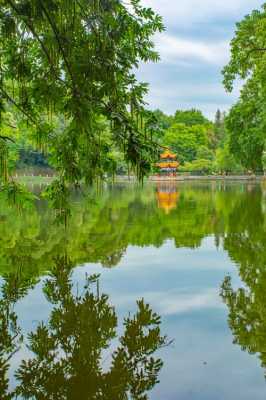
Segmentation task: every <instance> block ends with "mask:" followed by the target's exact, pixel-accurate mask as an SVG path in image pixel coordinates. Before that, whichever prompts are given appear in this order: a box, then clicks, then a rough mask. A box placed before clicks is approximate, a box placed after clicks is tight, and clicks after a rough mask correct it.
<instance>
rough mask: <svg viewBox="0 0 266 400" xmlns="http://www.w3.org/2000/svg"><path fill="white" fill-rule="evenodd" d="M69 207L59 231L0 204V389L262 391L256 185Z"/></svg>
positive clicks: (264, 268) (209, 394)
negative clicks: (66, 217)
mask: <svg viewBox="0 0 266 400" xmlns="http://www.w3.org/2000/svg"><path fill="white" fill-rule="evenodd" d="M71 204H72V206H71V207H72V212H71V217H70V220H69V222H68V225H67V227H66V228H65V227H64V226H63V225H58V224H56V223H55V221H54V219H55V218H54V217H55V216H54V212H53V211H52V210H50V209H49V207H48V206H47V204H46V202H45V201H44V200H37V201H36V207H34V208H31V209H27V210H15V209H14V208H10V207H8V206H7V205H6V204H5V203H4V202H3V201H2V202H0V275H1V285H2V293H1V301H0V317H1V319H0V398H1V399H6V400H7V399H10V398H14V399H15V398H16V396H18V398H30V399H110V400H112V399H125V398H129V399H130V398H133V399H139V400H141V399H146V397H143V396H144V395H145V394H147V398H149V399H152V400H153V399H154V400H155V399H163V400H174V399H175V400H176V399H179V400H194V399H195V400H196V399H197V400H201V399H202V400H214V399H215V400H224V399H226V400H235V399H241V400H245V399H246V400H250V399H256V400H260V399H265V395H266V386H265V378H264V374H265V368H266V307H265V304H266V296H265V293H266V185H264V184H263V183H261V184H255V183H254V184H252V183H231V184H230V183H228V182H227V183H223V182H210V183H200V182H195V183H182V182H180V183H171V182H168V183H167V182H165V183H163V182H161V183H158V184H146V185H144V187H141V186H137V185H134V184H117V185H115V186H110V187H108V186H106V187H104V188H103V189H102V190H101V191H100V192H99V191H98V192H94V191H91V192H90V193H89V194H88V195H86V196H84V197H82V196H81V195H80V194H73V197H72V200H71ZM98 274H100V275H98ZM141 299H143V302H140V303H138V304H139V305H137V303H136V301H137V300H141ZM145 304H146V305H147V306H145ZM137 310H138V312H137ZM154 313H156V315H155V314H154ZM159 316H160V317H161V320H159ZM124 319H126V320H124ZM123 321H124V322H123ZM159 323H160V325H159ZM159 328H160V329H159ZM164 335H166V336H167V338H164V337H163V336H164ZM119 337H121V340H120V342H119ZM162 363H163V365H162ZM1 382H2V383H1ZM8 392H11V396H10V397H8ZM130 392H131V394H130ZM126 396H128V397H126Z"/></svg>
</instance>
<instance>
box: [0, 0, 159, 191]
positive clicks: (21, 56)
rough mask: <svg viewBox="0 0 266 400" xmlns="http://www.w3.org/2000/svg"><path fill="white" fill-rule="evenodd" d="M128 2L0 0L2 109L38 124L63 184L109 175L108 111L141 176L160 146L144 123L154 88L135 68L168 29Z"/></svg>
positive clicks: (40, 142)
mask: <svg viewBox="0 0 266 400" xmlns="http://www.w3.org/2000/svg"><path fill="white" fill-rule="evenodd" d="M129 3H130V4H127V5H125V4H124V3H123V2H122V1H120V0H110V1H106V0H96V1H91V2H87V1H85V0H70V1H67V2H66V1H64V0H51V1H50V0H49V1H48V0H42V1H39V2H37V3H36V1H35V0H29V1H27V2H25V1H24V0H17V1H13V0H1V1H0V9H1V11H0V29H1V31H0V33H1V36H0V52H1V65H0V94H1V98H0V100H1V101H0V104H1V107H0V111H1V113H3V112H6V111H7V109H8V108H12V109H14V110H16V112H17V113H18V114H19V119H20V124H21V125H22V124H23V123H24V124H25V123H26V124H28V125H30V126H31V128H32V133H31V135H32V140H33V142H34V144H35V146H36V147H39V148H41V149H47V150H48V151H49V152H50V151H51V152H53V153H54V155H55V156H54V160H56V167H57V170H58V173H59V177H60V179H61V180H62V181H63V184H66V182H75V183H77V182H79V181H80V180H81V179H85V180H86V182H89V183H91V182H93V180H94V179H96V177H98V176H99V175H100V176H101V175H102V170H103V165H102V161H103V158H102V157H101V151H102V148H103V147H104V144H103V142H102V138H101V134H100V131H101V123H100V122H99V120H100V119H101V118H102V117H104V118H105V119H106V121H107V123H108V124H109V127H110V132H111V139H112V141H113V142H114V143H115V144H116V146H117V147H118V148H119V149H121V151H123V154H124V155H125V159H126V161H127V162H129V163H131V164H132V166H133V167H134V168H135V170H136V174H137V175H138V177H139V178H141V177H143V175H144V174H145V173H147V171H148V169H149V164H150V161H151V155H152V154H153V153H154V151H155V150H156V145H155V144H154V143H153V142H152V141H150V140H148V139H147V137H146V136H145V135H144V132H143V130H144V128H143V126H142V121H141V120H142V114H143V95H144V94H145V93H146V91H147V85H146V84H143V83H138V82H137V80H136V77H135V74H134V72H133V68H137V67H138V65H139V62H140V61H144V62H147V61H149V60H152V61H157V60H158V54H157V53H156V51H155V50H154V46H153V43H152V41H151V37H152V35H153V34H154V33H155V32H157V31H162V30H163V25H162V20H161V17H160V16H158V15H157V14H155V13H154V12H153V11H152V10H151V9H150V8H144V7H142V6H141V4H140V0H131V1H130V2H129ZM129 109H130V112H129ZM54 117H56V118H54ZM61 120H63V123H61ZM99 124H100V125H99ZM0 129H1V131H0V140H1V144H2V145H3V144H4V145H6V142H7V141H8V140H9V139H10V140H13V137H12V135H10V136H9V137H6V135H5V134H4V133H3V129H5V124H4V121H2V123H1V128H0ZM2 147H3V146H2ZM2 147H1V155H0V158H1V159H4V158H6V151H5V149H2ZM1 176H2V178H3V177H4V176H5V180H6V175H4V174H3V171H2V174H1Z"/></svg>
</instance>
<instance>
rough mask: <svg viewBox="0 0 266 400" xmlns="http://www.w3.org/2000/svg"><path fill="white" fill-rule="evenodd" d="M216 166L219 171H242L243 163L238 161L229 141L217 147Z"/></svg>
mask: <svg viewBox="0 0 266 400" xmlns="http://www.w3.org/2000/svg"><path fill="white" fill-rule="evenodd" d="M215 167H216V170H217V171H218V172H225V173H232V172H241V170H242V168H241V165H239V164H238V163H237V162H236V160H235V157H234V155H233V154H232V153H231V152H230V148H229V144H228V143H226V144H225V145H224V146H223V147H220V148H218V149H217V151H216V159H215Z"/></svg>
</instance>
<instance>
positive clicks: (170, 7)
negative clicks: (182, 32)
mask: <svg viewBox="0 0 266 400" xmlns="http://www.w3.org/2000/svg"><path fill="white" fill-rule="evenodd" d="M142 3H143V5H145V6H148V7H151V8H153V9H154V10H156V11H157V12H158V13H159V14H160V15H162V16H163V18H164V20H165V23H166V24H171V25H176V26H177V27H178V25H187V26H188V27H189V25H191V24H192V23H195V22H202V21H204V22H205V21H207V20H209V19H215V18H219V19H220V18H233V19H236V20H238V19H241V18H242V17H243V15H244V14H246V13H249V12H250V11H251V10H252V9H254V8H259V7H260V6H261V5H262V1H261V0H223V1H222V0H183V1H179V0H143V1H142Z"/></svg>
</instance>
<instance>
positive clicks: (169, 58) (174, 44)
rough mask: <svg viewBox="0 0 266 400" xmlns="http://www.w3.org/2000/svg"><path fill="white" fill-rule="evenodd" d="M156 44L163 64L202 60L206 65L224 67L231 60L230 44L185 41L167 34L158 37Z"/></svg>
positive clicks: (224, 42)
mask: <svg viewBox="0 0 266 400" xmlns="http://www.w3.org/2000/svg"><path fill="white" fill-rule="evenodd" d="M155 44H156V48H157V50H158V52H159V53H160V56H161V61H162V62H163V63H167V64H169V63H174V64H179V63H180V62H184V61H185V62H187V63H192V62H195V60H200V61H202V62H205V63H209V64H215V65H223V64H226V62H227V61H228V59H229V43H228V42H226V41H223V42H218V43H217V42H215V43H212V42H210V41H209V42H203V41H197V40H191V39H183V38H180V37H176V36H173V35H170V34H167V33H164V34H160V35H156V37H155Z"/></svg>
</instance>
